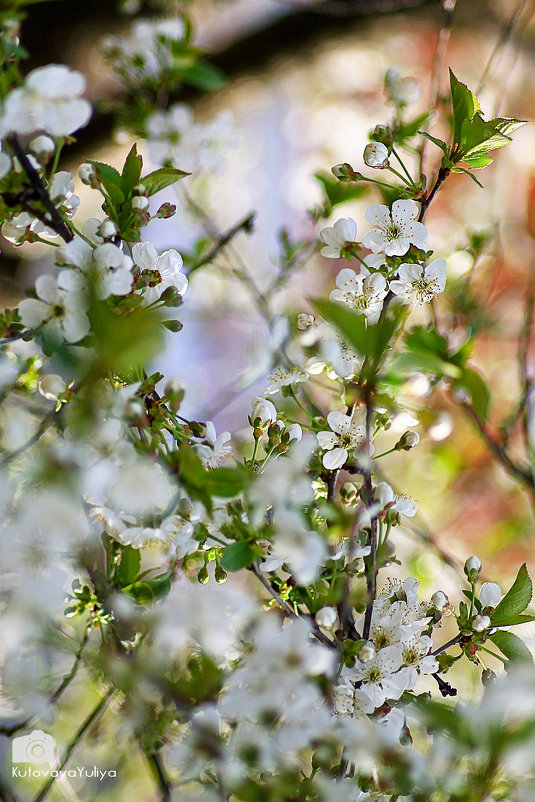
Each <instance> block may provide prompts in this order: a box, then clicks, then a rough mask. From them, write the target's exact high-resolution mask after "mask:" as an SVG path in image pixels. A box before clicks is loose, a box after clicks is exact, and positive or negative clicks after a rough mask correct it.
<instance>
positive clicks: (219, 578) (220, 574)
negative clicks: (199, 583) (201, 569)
mask: <svg viewBox="0 0 535 802" xmlns="http://www.w3.org/2000/svg"><path fill="white" fill-rule="evenodd" d="M214 577H215V581H216V582H217V584H218V585H221V584H223V582H226V581H227V572H226V571H225V569H224V568H221V566H220V565H219V564H218V565H216V567H215V571H214Z"/></svg>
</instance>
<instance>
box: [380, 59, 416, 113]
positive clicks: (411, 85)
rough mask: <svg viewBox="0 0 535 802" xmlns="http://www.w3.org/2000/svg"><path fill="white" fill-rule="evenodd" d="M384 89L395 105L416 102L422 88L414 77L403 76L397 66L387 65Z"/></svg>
mask: <svg viewBox="0 0 535 802" xmlns="http://www.w3.org/2000/svg"><path fill="white" fill-rule="evenodd" d="M385 89H386V93H387V95H388V98H389V100H390V101H391V102H392V103H394V104H395V105H396V106H408V105H409V104H410V103H416V101H417V100H419V99H420V98H421V96H422V90H421V89H420V85H419V84H418V81H417V80H416V79H415V78H410V77H405V78H404V77H403V76H402V75H401V73H400V71H399V70H398V69H397V67H389V68H388V70H387V71H386V75H385Z"/></svg>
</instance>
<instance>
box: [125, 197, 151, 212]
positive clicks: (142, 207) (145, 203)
mask: <svg viewBox="0 0 535 802" xmlns="http://www.w3.org/2000/svg"><path fill="white" fill-rule="evenodd" d="M130 205H131V206H132V209H134V210H135V211H136V212H146V211H147V209H148V208H149V199H148V198H146V197H145V196H144V195H135V196H134V197H133V198H132V201H131V204H130Z"/></svg>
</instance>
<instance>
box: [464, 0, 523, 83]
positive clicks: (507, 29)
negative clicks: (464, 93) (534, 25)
mask: <svg viewBox="0 0 535 802" xmlns="http://www.w3.org/2000/svg"><path fill="white" fill-rule="evenodd" d="M525 5H526V0H520V2H519V4H518V5H517V6H516V8H515V9H514V11H513V13H512V14H511V16H510V18H509V20H508V21H507V22H506V24H505V25H504V26H503V29H502V32H501V35H500V37H499V39H498V41H497V42H496V44H495V45H494V47H493V49H492V52H491V54H490V56H489V58H488V60H487V63H486V64H485V67H484V69H483V72H482V74H481V78H480V79H479V83H478V85H477V87H476V92H475V93H476V95H479V94H480V92H482V91H483V89H484V87H485V84H486V82H487V78H488V77H489V74H490V71H491V69H492V65H493V64H494V61H495V60H496V57H497V55H498V53H499V52H500V51H501V50H503V48H504V47H505V45H506V44H507V42H508V41H509V39H510V38H511V36H512V34H513V31H514V29H515V27H516V24H517V22H518V20H519V18H520V15H521V14H522V11H523V10H524V6H525Z"/></svg>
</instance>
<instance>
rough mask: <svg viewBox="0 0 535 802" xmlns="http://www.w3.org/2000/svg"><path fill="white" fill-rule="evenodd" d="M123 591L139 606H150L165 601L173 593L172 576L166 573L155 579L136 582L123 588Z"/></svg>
mask: <svg viewBox="0 0 535 802" xmlns="http://www.w3.org/2000/svg"><path fill="white" fill-rule="evenodd" d="M123 591H124V592H125V593H126V594H127V595H128V596H130V598H132V599H133V600H134V601H135V602H136V603H137V604H150V603H151V602H155V601H158V599H163V597H164V596H167V594H168V593H169V592H170V591H171V574H170V573H165V574H161V575H160V576H156V577H154V579H144V580H143V581H142V582H134V583H133V584H131V585H127V586H126V587H125V588H123Z"/></svg>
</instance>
